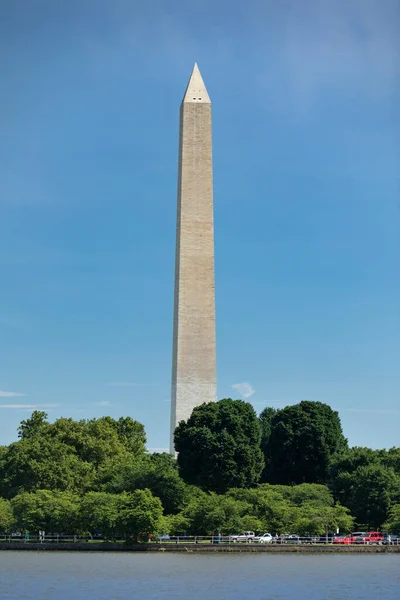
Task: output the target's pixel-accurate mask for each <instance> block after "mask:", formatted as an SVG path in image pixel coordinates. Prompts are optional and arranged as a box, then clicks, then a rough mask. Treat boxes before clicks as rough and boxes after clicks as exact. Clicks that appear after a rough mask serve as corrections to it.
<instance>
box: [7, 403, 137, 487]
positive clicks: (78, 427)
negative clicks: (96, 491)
mask: <svg viewBox="0 0 400 600" xmlns="http://www.w3.org/2000/svg"><path fill="white" fill-rule="evenodd" d="M19 437H20V440H19V441H18V442H15V443H13V444H11V445H10V446H9V447H8V448H7V451H6V452H5V453H3V455H2V459H1V461H0V494H1V495H2V496H3V497H6V498H11V497H12V496H14V495H15V494H18V493H19V492H22V491H35V490H38V489H48V490H68V491H71V492H74V491H75V492H78V491H87V490H90V489H92V488H93V486H94V485H96V483H95V482H96V476H97V473H98V471H99V470H102V469H103V470H104V469H106V467H107V466H108V465H109V464H110V463H112V462H113V461H116V460H119V461H120V462H125V461H129V460H131V461H132V460H136V461H139V460H141V459H142V457H143V456H144V454H145V442H146V438H145V433H144V427H143V425H142V424H141V423H138V422H137V421H134V420H133V419H131V418H130V417H127V418H121V419H119V420H118V421H115V420H114V419H112V418H111V417H102V418H100V419H91V420H89V421H85V420H82V421H73V420H72V419H64V418H61V419H57V420H56V421H55V422H54V423H49V422H48V421H47V415H46V413H43V412H40V411H35V412H33V414H32V416H31V418H30V419H28V420H26V421H22V423H21V425H20V427H19Z"/></svg>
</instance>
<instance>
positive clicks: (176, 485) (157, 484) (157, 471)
mask: <svg viewBox="0 0 400 600" xmlns="http://www.w3.org/2000/svg"><path fill="white" fill-rule="evenodd" d="M145 488H147V489H149V490H150V491H151V493H152V494H153V495H154V496H157V497H158V498H160V500H161V502H162V505H163V508H164V512H165V514H167V515H169V514H175V513H177V512H179V510H181V509H182V508H183V505H184V502H185V499H186V496H187V490H186V488H187V486H186V484H185V482H184V481H183V480H182V478H181V477H180V475H179V472H178V465H177V461H176V459H175V458H173V457H172V456H171V455H170V454H167V453H154V454H150V455H147V456H145V457H144V458H143V460H142V461H140V462H137V461H135V462H130V463H124V464H120V465H118V467H117V468H114V470H113V474H112V477H111V478H110V480H109V481H108V483H107V484H106V485H105V489H106V490H107V491H110V492H114V493H121V492H123V491H127V492H133V491H134V490H140V489H145Z"/></svg>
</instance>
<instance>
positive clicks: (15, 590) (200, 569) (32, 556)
mask: <svg viewBox="0 0 400 600" xmlns="http://www.w3.org/2000/svg"><path fill="white" fill-rule="evenodd" d="M0 598H1V600H92V599H93V600H128V599H129V600H142V599H143V600H165V599H171V600H172V599H174V600H289V599H290V600H292V599H293V600H294V599H296V600H300V599H303V598H304V599H306V600H331V599H332V600H333V599H335V600H348V599H351V600H358V599H363V600H364V599H368V598H374V600H375V599H380V598H382V599H385V600H399V598H400V554H387V555H377V554H372V555H369V554H368V555H356V554H347V555H345V554H333V555H319V554H314V555H288V554H267V553H262V554H233V555H232V554H229V555H227V554H207V555H199V554H194V553H193V554H192V553H188V554H184V555H182V554H169V553H168V554H167V553H159V554H150V553H149V554H139V553H129V554H122V553H121V554H120V553H111V552H110V553H108V552H107V553H104V554H103V553H102V554H100V553H97V552H96V553H86V552H85V553H82V554H80V553H77V552H54V553H50V552H48V553H46V552H37V553H36V552H15V551H11V552H0Z"/></svg>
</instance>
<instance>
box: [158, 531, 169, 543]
mask: <svg viewBox="0 0 400 600" xmlns="http://www.w3.org/2000/svg"><path fill="white" fill-rule="evenodd" d="M157 539H158V541H159V542H167V541H168V540H169V539H170V537H169V535H168V533H162V534H161V535H159V536H158V537H157Z"/></svg>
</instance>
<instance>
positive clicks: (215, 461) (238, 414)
mask: <svg viewBox="0 0 400 600" xmlns="http://www.w3.org/2000/svg"><path fill="white" fill-rule="evenodd" d="M260 441H261V428H260V424H259V422H258V419H257V415H256V413H255V411H254V408H253V407H252V406H251V404H249V403H248V402H244V401H243V400H232V399H230V398H227V399H224V400H220V401H219V402H210V403H206V404H202V405H201V406H197V407H196V408H195V409H194V410H193V412H192V415H191V416H190V417H189V419H188V420H187V422H185V421H181V422H180V423H179V425H178V427H177V428H176V430H175V449H176V451H177V452H178V453H179V454H178V465H179V471H180V474H181V476H182V478H183V479H184V480H185V481H186V482H187V483H189V484H193V485H198V486H200V487H202V488H204V489H206V490H210V491H215V492H224V491H225V490H227V489H229V488H230V487H246V486H252V485H254V484H256V483H257V481H258V480H259V477H260V474H261V471H262V468H263V465H264V462H263V457H262V452H261V449H260Z"/></svg>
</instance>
